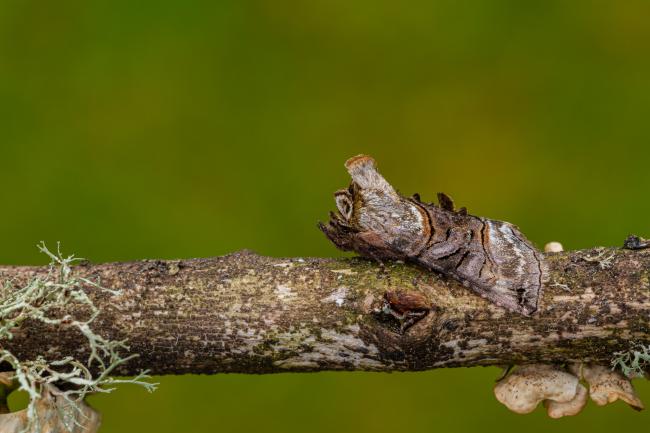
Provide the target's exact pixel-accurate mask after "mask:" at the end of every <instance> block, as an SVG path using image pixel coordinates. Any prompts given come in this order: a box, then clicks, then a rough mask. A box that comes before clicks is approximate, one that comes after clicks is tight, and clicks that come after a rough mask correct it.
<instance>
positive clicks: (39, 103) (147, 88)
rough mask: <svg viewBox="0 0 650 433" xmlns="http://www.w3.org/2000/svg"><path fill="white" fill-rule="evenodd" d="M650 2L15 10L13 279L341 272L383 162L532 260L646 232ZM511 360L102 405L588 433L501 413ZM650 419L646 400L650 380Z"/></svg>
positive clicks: (6, 170) (148, 413) (290, 420)
mask: <svg viewBox="0 0 650 433" xmlns="http://www.w3.org/2000/svg"><path fill="white" fill-rule="evenodd" d="M649 21H650V4H649V3H648V2H646V1H628V2H616V1H569V2H567V1H539V2H538V1H495V0H491V1H465V2H458V1H439V0H433V1H432V0H429V1H420V2H408V3H406V2H404V3H399V2H391V1H378V0H374V1H359V0H357V1H338V0H337V1H333V0H327V1H322V0H317V1H303V2H298V1H284V0H273V1H272V0H268V1H243V0H239V1H187V0H186V1H183V2H172V1H160V0H158V1H133V0H130V1H116V0H113V1H110V2H102V1H88V0H86V1H57V2H52V1H40V2H38V1H26V0H16V1H13V0H3V1H2V2H1V3H0V183H1V184H2V192H1V196H2V211H1V213H0V239H2V245H3V247H2V248H0V262H1V263H4V264H38V263H45V259H44V257H42V256H40V255H39V254H38V253H37V250H36V248H35V244H36V243H37V242H38V241H40V240H45V241H47V242H48V243H49V244H54V243H55V242H56V241H57V240H60V241H62V242H63V246H64V250H65V251H68V252H69V251H73V252H75V253H77V254H78V255H81V256H83V257H87V258H89V259H91V260H93V261H97V262H101V261H121V260H134V259H141V258H186V257H203V256H214V255H221V254H225V253H228V252H232V251H235V250H238V249H241V248H250V249H253V250H255V251H257V252H259V253H262V254H266V255H272V256H338V255H340V253H339V252H337V251H336V250H335V249H334V247H333V246H332V245H330V244H329V243H328V242H327V240H326V239H325V237H324V236H322V234H321V233H320V232H319V231H318V230H317V229H316V221H317V220H319V219H323V218H326V216H327V211H328V210H329V209H332V208H333V207H334V204H333V200H332V192H333V191H334V190H336V189H338V188H340V187H343V186H345V185H347V182H348V177H347V175H346V173H345V170H344V169H343V166H342V163H343V161H344V160H345V159H346V158H348V157H350V156H352V155H355V154H357V153H369V154H371V155H373V156H374V157H375V158H376V159H377V160H378V162H379V165H380V167H381V169H382V171H383V172H384V174H385V175H386V176H387V178H388V179H389V180H390V181H391V182H393V183H394V185H396V186H397V187H398V188H400V189H401V190H402V191H403V192H405V193H409V194H410V193H412V192H416V191H417V192H420V193H421V194H422V196H423V198H428V199H431V198H433V197H434V195H435V193H436V192H437V191H445V192H447V193H449V194H450V195H451V196H452V197H454V198H455V199H456V202H457V203H458V204H459V205H461V206H462V205H466V206H468V207H469V209H470V211H471V212H473V213H476V214H479V215H485V216H490V217H492V218H497V219H505V220H508V221H511V222H513V223H515V224H518V225H519V226H520V227H521V228H522V230H523V231H524V233H526V234H527V235H528V237H529V238H531V239H532V240H533V241H534V242H535V243H537V244H538V245H540V246H541V245H543V244H544V243H545V242H547V241H550V240H559V241H561V242H563V243H564V245H565V247H566V248H571V249H572V248H583V247H590V246H594V245H620V244H621V243H622V241H623V239H624V238H625V236H627V235H628V234H629V233H637V234H640V235H644V234H645V235H650V227H648V224H647V215H648V214H650V200H648V198H647V197H648V195H647V194H648V184H649V181H650V170H649V167H650V166H649V164H648V156H650V148H649V147H648V144H649V142H650V122H648V116H649V115H650V79H649V77H650V55H648V46H649V44H648V43H649V42H650V26H648V22H649ZM498 373H499V371H498V370H497V369H496V368H481V369H455V370H440V371H431V372H424V373H405V374H371V373H321V374H282V375H275V376H259V377H254V376H242V375H218V376H211V377H208V376H186V377H161V378H156V380H159V381H160V382H161V386H160V389H159V391H157V392H156V393H154V394H152V395H149V394H147V393H146V392H145V391H143V390H141V389H138V388H134V387H126V386H124V387H122V388H121V389H119V390H118V391H117V392H116V393H115V394H113V395H109V396H97V397H93V398H92V403H93V404H94V405H95V406H96V407H98V408H99V409H100V410H101V411H102V412H103V414H104V419H105V422H104V427H103V429H102V432H103V433H112V432H121V433H128V432H143V431H152V432H161V433H162V432H213V431H214V432H248V431H261V432H305V431H307V432H328V433H329V432H360V431H373V432H378V433H379V432H391V433H394V432H402V431H403V432H406V431H408V432H410V433H416V432H434V431H435V432H464V431H477V430H481V431H491V430H495V431H499V432H502V433H506V432H521V431H522V430H526V431H527V432H538V431H539V432H542V431H544V432H545V431H548V430H549V429H553V431H556V432H569V431H570V432H574V431H577V430H578V429H580V430H582V429H589V431H591V432H611V431H612V429H615V430H631V429H636V430H638V429H639V428H641V427H642V426H647V425H648V421H649V420H650V418H649V417H650V415H649V414H648V413H647V412H646V413H640V414H639V413H635V412H633V411H632V410H630V409H629V408H627V407H625V406H624V404H622V403H616V404H614V405H611V406H609V407H605V408H597V407H595V406H594V405H593V404H590V405H589V407H588V408H587V409H586V411H585V412H584V413H583V414H581V415H580V416H578V417H574V418H571V419H563V420H559V421H552V420H549V419H547V418H546V417H545V415H544V413H543V411H542V410H539V411H537V412H536V413H534V414H532V415H528V416H517V415H514V414H511V413H509V412H508V411H507V410H506V409H505V408H504V407H503V406H501V405H500V404H499V403H497V402H496V400H495V399H494V398H493V397H492V391H491V388H492V385H493V381H494V379H495V377H496V376H497V375H498ZM636 385H637V388H638V389H639V391H640V393H641V396H642V397H644V398H645V400H646V404H650V386H649V385H648V383H647V382H645V383H643V382H639V381H637V382H636Z"/></svg>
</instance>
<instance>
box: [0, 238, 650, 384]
mask: <svg viewBox="0 0 650 433" xmlns="http://www.w3.org/2000/svg"><path fill="white" fill-rule="evenodd" d="M546 257H547V262H548V267H549V273H548V278H547V280H546V282H545V283H544V287H543V290H542V296H541V298H540V301H539V307H538V311H537V312H536V313H535V314H533V316H532V317H524V316H522V315H520V314H517V313H512V312H508V311H506V310H505V309H503V308H500V307H498V306H495V305H493V304H491V303H489V302H488V301H486V300H484V299H482V298H480V297H478V296H476V295H475V294H473V293H472V292H471V291H470V290H468V289H467V288H465V287H463V286H461V285H460V284H458V283H456V282H455V281H453V280H451V279H449V278H445V277H443V276H440V275H437V274H435V273H432V272H429V271H426V270H422V269H419V268H417V267H414V266H411V265H404V264H400V263H387V264H386V266H385V267H384V268H382V267H380V266H378V265H377V264H376V263H374V262H371V261H368V260H365V259H357V258H355V259H317V258H305V259H300V258H291V259H279V258H269V257H262V256H258V255H256V254H253V253H250V252H245V251H244V252H238V253H235V254H231V255H228V256H223V257H215V258H209V259H190V260H174V261H165V260H144V261H137V262H129V263H109V264H100V265H90V264H87V265H83V266H77V267H75V272H78V273H80V274H82V275H83V276H85V277H87V278H91V279H99V280H100V282H101V284H102V285H103V286H104V287H109V288H114V289H121V290H122V294H121V295H118V296H109V295H106V294H101V295H95V296H96V298H95V302H96V304H97V306H98V307H99V308H100V309H101V310H102V314H101V316H100V317H99V318H98V319H97V321H96V322H94V328H95V330H96V331H97V332H98V333H99V334H101V335H104V336H107V337H111V338H114V339H127V340H128V343H129V346H130V352H131V353H138V354H140V357H138V358H136V359H134V360H132V361H130V362H129V363H128V364H126V365H124V366H122V367H121V368H120V369H119V370H118V371H117V373H118V374H122V375H132V374H136V373H137V372H139V371H140V370H142V369H149V370H150V371H151V374H155V375H161V374H185V373H207V374H212V373H220V372H240V373H273V372H282V371H321V370H377V371H392V370H424V369H431V368H439V367H460V366H464V367H469V366H477V365H501V364H524V363H531V362H542V363H550V362H569V361H585V362H593V363H597V364H609V362H610V360H611V358H612V354H613V353H614V352H616V351H620V350H627V349H629V348H630V346H631V345H632V344H633V343H637V342H638V343H645V344H648V343H649V342H650V332H649V329H650V250H637V251H632V250H624V249H615V248H611V249H605V248H598V249H590V250H580V251H569V252H563V253H557V254H547V255H546ZM46 271H47V269H46V268H45V267H6V266H5V267H0V282H4V281H11V282H12V284H14V285H16V286H20V285H21V284H23V283H25V282H26V281H27V280H28V279H29V278H32V277H34V276H35V275H37V274H40V275H45V273H46ZM387 293H388V294H389V295H388V296H387V295H386V294H387ZM386 299H389V300H390V301H391V302H394V300H396V299H397V300H399V299H406V300H413V299H415V300H417V303H419V304H418V305H416V306H413V307H409V305H408V302H407V303H406V304H405V305H397V304H395V303H391V302H389V301H387V300H386ZM395 302H396V301H395ZM422 304H424V305H425V308H422ZM416 307H417V308H416ZM411 310H413V311H411ZM79 313H80V314H83V312H79ZM15 334H16V337H15V338H14V339H13V340H12V341H9V342H7V344H6V346H7V348H8V349H9V350H11V351H12V352H13V353H14V354H15V355H17V356H18V357H19V358H20V359H34V358H35V357H36V356H37V355H39V354H44V355H46V356H47V357H48V358H51V359H54V358H62V357H64V356H67V355H70V356H75V357H77V358H79V357H80V356H83V353H82V352H83V350H84V349H83V348H82V346H83V345H81V344H80V343H79V342H80V341H83V340H82V339H81V337H80V336H79V335H76V334H75V333H74V332H73V331H71V330H63V331H62V330H61V329H55V328H50V327H47V326H45V325H42V324H39V323H26V324H24V326H22V327H21V329H20V330H17V331H16V333H15Z"/></svg>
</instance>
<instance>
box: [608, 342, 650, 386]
mask: <svg viewBox="0 0 650 433" xmlns="http://www.w3.org/2000/svg"><path fill="white" fill-rule="evenodd" d="M649 366H650V345H648V346H644V345H643V344H641V343H636V344H634V345H633V346H632V347H631V348H630V349H629V350H624V351H621V352H615V353H614V358H613V359H612V369H616V368H619V369H620V370H621V372H622V373H623V374H624V375H625V376H627V377H629V378H635V377H644V376H645V372H646V369H647V368H648V367H649Z"/></svg>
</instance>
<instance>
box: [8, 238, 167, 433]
mask: <svg viewBox="0 0 650 433" xmlns="http://www.w3.org/2000/svg"><path fill="white" fill-rule="evenodd" d="M38 248H39V250H40V251H41V252H42V253H44V254H46V255H47V256H48V257H49V258H50V259H51V263H50V265H49V267H48V271H47V273H46V274H45V275H44V276H34V277H33V278H30V279H29V280H28V281H27V282H26V283H25V284H22V285H17V284H15V282H14V281H12V280H10V279H9V280H6V281H5V282H4V284H2V285H1V286H0V363H2V364H4V365H8V366H10V368H11V370H12V373H13V374H12V378H11V380H12V381H14V382H15V384H14V386H9V388H12V387H18V388H19V389H21V390H24V391H26V392H27V394H28V395H29V405H28V407H27V418H28V425H27V426H26V430H28V431H31V430H32V429H33V430H34V431H38V427H39V426H38V425H37V424H38V423H39V422H40V419H39V417H38V416H37V403H38V401H39V400H40V399H41V398H42V397H43V392H44V390H45V389H47V392H48V393H53V394H55V397H56V398H58V399H59V400H62V401H64V402H65V403H67V404H65V405H61V406H60V408H59V409H60V410H67V411H80V407H81V406H80V404H81V402H82V401H83V399H84V398H85V397H86V396H87V395H89V394H92V393H98V392H104V393H106V392H111V391H112V390H113V389H114V388H112V386H113V385H115V384H117V383H133V384H137V385H140V386H143V387H144V388H145V389H147V390H149V391H153V390H154V389H155V387H156V384H154V383H149V382H147V381H146V380H145V379H146V378H147V377H148V376H147V372H146V371H142V372H140V373H139V374H138V375H137V376H136V377H134V378H132V379H115V378H113V377H112V376H111V373H112V372H113V371H114V370H115V368H116V367H118V366H120V365H122V364H124V363H126V362H128V361H129V360H131V359H133V358H135V357H137V356H138V355H137V354H133V353H131V354H129V355H127V356H122V355H121V352H128V351H129V347H128V346H127V344H126V341H124V340H122V341H117V340H112V339H110V338H105V337H103V336H102V335H100V334H98V333H96V332H95V331H94V330H93V327H92V324H93V322H94V321H95V319H96V318H97V317H98V316H99V314H100V309H99V308H98V307H97V306H96V305H95V304H94V302H93V301H92V299H91V297H90V296H89V295H88V293H87V292H88V291H99V292H103V293H106V294H108V295H110V296H115V295H119V293H120V291H119V290H112V289H107V288H105V287H102V286H101V284H100V283H99V282H98V281H92V280H90V279H88V278H84V277H80V276H78V275H76V274H75V273H74V272H73V269H72V264H73V263H74V262H76V261H78V260H80V259H77V258H75V257H74V256H72V255H71V256H68V257H64V256H63V255H62V254H61V252H60V248H58V249H57V253H56V254H55V253H52V252H51V251H50V250H48V249H47V247H46V246H45V244H44V243H41V244H40V245H39V246H38ZM33 321H38V322H41V323H43V324H46V325H50V326H53V327H56V328H60V329H70V328H73V329H76V330H77V331H79V333H80V334H81V335H82V336H83V337H84V338H85V342H84V341H79V346H82V345H84V344H85V345H87V346H88V353H89V355H88V357H87V358H86V359H76V358H75V357H73V356H64V357H56V356H55V357H51V356H48V354H50V353H51V352H48V351H47V350H43V351H42V352H41V353H40V354H39V355H37V356H36V357H34V358H33V359H21V358H20V357H19V356H16V355H15V354H14V353H13V352H12V351H11V350H9V349H8V348H7V347H6V344H3V343H6V342H7V340H12V339H13V338H14V336H15V334H16V332H17V331H18V330H19V329H21V327H22V326H24V325H25V324H26V323H29V322H33ZM73 415H74V414H68V416H62V419H67V420H70V422H74V423H77V422H78V418H79V417H77V416H73ZM72 427H74V426H72V425H69V426H67V428H68V429H70V430H72Z"/></svg>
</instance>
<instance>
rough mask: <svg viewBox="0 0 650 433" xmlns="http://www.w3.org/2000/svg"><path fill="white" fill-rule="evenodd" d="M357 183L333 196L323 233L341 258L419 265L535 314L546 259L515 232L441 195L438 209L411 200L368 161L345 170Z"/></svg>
mask: <svg viewBox="0 0 650 433" xmlns="http://www.w3.org/2000/svg"><path fill="white" fill-rule="evenodd" d="M345 167H346V168H347V170H348V172H349V173H350V176H351V177H352V183H351V184H350V187H349V188H348V189H345V190H339V191H337V192H336V193H335V194H334V197H335V200H336V207H337V208H338V212H336V213H335V212H331V213H330V217H331V219H330V221H329V223H328V224H322V223H319V227H320V229H321V230H322V231H323V232H324V233H325V234H326V235H327V237H328V238H329V239H330V240H331V241H332V242H334V244H335V245H336V246H337V247H339V248H340V249H342V250H346V251H356V252H357V253H359V254H361V255H363V256H365V257H370V258H373V259H376V260H379V261H382V260H387V259H394V260H404V261H410V262H414V263H417V264H418V265H420V266H423V267H425V268H427V269H430V270H433V271H436V272H440V273H442V274H445V275H448V276H450V277H452V278H454V279H456V280H458V281H459V282H461V283H462V284H463V285H465V286H467V287H469V288H471V289H472V290H473V291H474V292H476V293H477V294H478V295H480V296H482V297H484V298H486V299H488V300H489V301H491V302H493V303H495V304H497V305H499V306H502V307H504V308H507V309H509V310H512V311H515V312H518V313H521V314H524V315H530V314H532V313H534V312H535V310H536V309H537V301H538V298H539V295H540V292H541V287H542V276H543V269H544V257H543V255H542V253H541V252H540V251H538V250H537V249H535V247H534V246H533V245H532V244H531V243H530V242H529V241H528V240H527V239H526V237H525V236H524V235H523V234H521V232H520V231H519V230H518V229H517V227H515V226H514V225H512V224H510V223H508V222H503V221H495V220H491V219H488V218H483V217H477V216H474V215H470V214H468V213H467V210H466V209H465V208H461V209H459V210H455V209H454V204H453V201H452V200H451V199H450V198H449V197H448V196H446V195H445V194H438V201H439V203H440V204H439V205H434V204H432V203H423V202H421V201H420V197H419V196H417V195H415V196H413V197H412V198H406V197H402V196H401V195H399V194H398V193H397V192H396V191H395V189H393V187H392V186H391V185H390V184H389V183H388V182H387V181H386V180H385V179H384V178H383V177H382V176H381V174H379V172H378V171H377V169H376V166H375V161H374V160H373V159H372V158H371V157H369V156H365V155H359V156H356V157H354V158H351V159H349V160H348V161H347V162H346V163H345Z"/></svg>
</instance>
